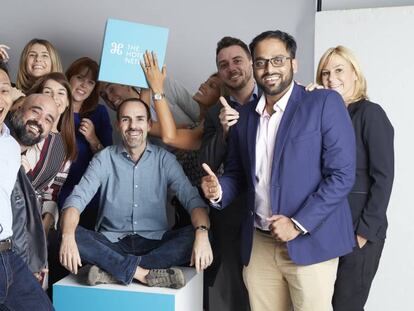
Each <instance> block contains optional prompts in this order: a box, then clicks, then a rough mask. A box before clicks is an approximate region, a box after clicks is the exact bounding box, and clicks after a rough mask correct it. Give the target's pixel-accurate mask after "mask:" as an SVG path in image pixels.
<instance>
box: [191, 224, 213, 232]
mask: <svg viewBox="0 0 414 311" xmlns="http://www.w3.org/2000/svg"><path fill="white" fill-rule="evenodd" d="M197 230H200V231H208V230H210V228H209V227H207V226H204V225H201V226H197V227H195V228H194V231H197Z"/></svg>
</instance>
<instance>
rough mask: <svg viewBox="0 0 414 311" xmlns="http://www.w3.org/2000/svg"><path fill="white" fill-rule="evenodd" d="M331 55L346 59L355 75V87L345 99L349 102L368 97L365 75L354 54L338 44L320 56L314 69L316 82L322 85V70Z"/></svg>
mask: <svg viewBox="0 0 414 311" xmlns="http://www.w3.org/2000/svg"><path fill="white" fill-rule="evenodd" d="M333 55H338V56H340V57H342V58H343V59H344V60H346V61H347V62H348V63H349V64H350V65H351V67H352V69H353V70H354V72H355V75H356V77H357V79H356V81H355V89H354V92H353V94H352V95H351V97H350V98H349V99H348V100H347V102H349V103H353V102H356V101H358V100H361V99H368V95H367V82H366V80H365V76H364V74H363V73H362V70H361V66H360V65H359V63H358V61H357V60H356V58H355V55H354V54H353V53H352V52H351V50H349V49H348V48H346V47H344V46H342V45H338V46H336V47H333V48H329V49H328V50H327V51H326V52H325V53H324V54H323V55H322V57H321V60H320V61H319V65H318V69H317V71H316V83H318V84H321V85H322V70H323V69H324V68H325V67H326V65H327V64H328V63H329V61H330V60H331V58H332V56H333Z"/></svg>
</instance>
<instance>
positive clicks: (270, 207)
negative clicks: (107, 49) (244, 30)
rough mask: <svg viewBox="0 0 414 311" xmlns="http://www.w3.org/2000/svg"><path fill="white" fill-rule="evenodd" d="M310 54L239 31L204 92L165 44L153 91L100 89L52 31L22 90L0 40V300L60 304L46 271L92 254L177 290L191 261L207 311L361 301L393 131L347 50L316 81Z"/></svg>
mask: <svg viewBox="0 0 414 311" xmlns="http://www.w3.org/2000/svg"><path fill="white" fill-rule="evenodd" d="M296 49H297V45H296V41H295V39H294V38H293V37H292V36H291V35H289V34H288V33H286V32H283V31H279V30H276V31H266V32H263V33H261V34H259V35H258V36H256V37H255V38H254V39H253V40H252V42H251V43H250V45H249V46H247V45H246V44H245V43H244V42H243V41H241V40H239V39H237V38H233V37H224V38H222V39H221V40H220V41H219V42H218V43H217V48H216V65H217V72H216V73H214V74H212V75H211V76H210V77H209V78H208V79H207V80H206V82H204V83H202V84H201V85H200V88H199V89H198V91H197V92H196V93H195V94H194V95H193V96H191V95H190V94H189V93H188V91H187V90H186V89H185V88H184V87H183V86H182V85H181V84H180V83H178V82H177V81H176V80H173V79H171V78H170V77H169V76H168V77H167V73H166V68H165V66H164V67H162V68H160V67H159V64H158V60H157V55H156V54H155V53H153V52H150V51H148V52H146V53H145V54H144V57H143V60H142V62H141V69H142V70H143V72H144V74H145V77H146V79H147V82H148V85H149V89H139V88H135V87H132V86H127V85H118V84H113V83H107V82H102V81H98V80H97V77H98V72H99V65H98V64H97V63H96V62H95V61H94V60H92V59H90V58H88V57H83V58H80V59H78V60H76V61H74V62H73V63H72V64H71V65H70V66H69V68H68V69H67V70H66V72H65V74H63V73H62V71H63V70H62V65H61V62H60V58H59V54H58V52H57V50H56V49H55V48H54V47H53V45H52V44H51V43H50V42H48V41H46V40H42V39H33V40H31V41H30V42H29V43H28V44H27V45H26V46H25V48H24V49H23V51H22V54H21V58H20V64H19V69H18V73H17V80H16V83H15V86H14V85H13V84H12V83H11V82H10V78H9V74H8V70H7V66H5V63H6V62H7V60H8V58H9V55H8V54H9V53H10V50H9V48H8V47H7V46H5V45H1V44H0V59H1V60H2V62H1V68H0V90H1V92H0V129H1V135H0V146H1V148H0V158H1V159H2V163H1V164H0V172H1V176H2V180H1V181H0V189H1V195H0V199H1V214H0V256H1V257H2V263H1V267H0V280H1V282H0V283H1V284H2V285H0V286H1V287H0V307H2V308H3V307H4V308H6V309H18V310H29V309H34V310H52V309H53V306H52V305H51V302H50V300H49V299H48V298H47V296H46V294H45V293H44V291H43V289H42V285H43V288H46V287H47V286H45V284H46V283H47V279H48V278H47V277H46V276H47V275H49V282H50V283H53V282H54V281H56V280H57V279H58V278H59V277H61V276H62V274H61V273H62V272H61V271H59V268H60V267H61V266H63V267H64V268H65V269H66V270H67V271H70V272H71V273H75V274H77V273H78V270H79V268H80V267H82V266H83V265H84V264H85V263H88V264H89V267H88V268H86V269H87V282H88V284H89V285H96V284H102V283H119V284H130V283H131V282H132V281H136V282H140V283H142V284H146V285H147V286H161V287H169V288H177V289H178V288H181V287H182V286H184V285H185V282H186V280H185V276H184V274H183V272H182V270H181V269H180V268H179V267H180V266H183V265H193V266H195V268H196V269H197V271H198V272H200V271H205V288H204V291H205V292H204V308H205V309H206V310H252V311H256V310H259V311H262V310H280V311H285V310H292V309H293V310H318V311H320V310H322V311H323V310H332V308H333V309H334V310H335V311H337V310H346V311H354V310H355V311H357V310H363V309H364V305H365V302H366V300H367V298H368V294H369V290H370V286H371V283H372V281H373V279H374V276H375V273H376V271H377V268H378V265H379V260H380V257H381V253H382V249H383V246H384V240H385V237H386V229H387V218H386V209H387V205H388V201H389V198H390V194H391V189H392V183H393V177H394V176H393V175H394V151H393V127H392V125H391V123H390V121H389V120H388V118H387V116H386V114H385V112H384V111H383V109H382V108H381V107H380V106H379V105H378V104H375V103H372V102H370V101H369V100H368V96H367V85H366V81H365V78H364V75H363V73H362V71H361V68H360V66H359V64H358V62H357V60H356V59H355V57H354V56H353V54H352V53H351V52H350V50H348V49H347V48H345V47H343V46H337V47H335V48H331V49H329V50H327V51H326V52H325V53H324V55H323V56H322V57H321V60H320V62H319V66H318V69H317V73H316V83H313V84H310V85H308V87H306V88H305V87H303V86H301V85H300V84H298V83H296V82H294V78H293V76H294V74H295V73H296V72H297V70H298V63H297V60H296ZM137 70H139V68H137ZM99 97H100V98H101V99H102V100H103V101H104V102H105V103H106V105H107V107H108V108H110V109H112V110H114V111H116V122H115V127H116V128H117V130H118V133H119V136H120V142H119V143H117V144H114V145H113V144H112V143H113V141H112V126H111V121H110V118H109V115H108V112H107V110H106V107H105V106H104V105H100V104H99V103H98V102H99ZM9 110H10V111H9ZM202 197H204V198H202ZM10 280H12V281H10Z"/></svg>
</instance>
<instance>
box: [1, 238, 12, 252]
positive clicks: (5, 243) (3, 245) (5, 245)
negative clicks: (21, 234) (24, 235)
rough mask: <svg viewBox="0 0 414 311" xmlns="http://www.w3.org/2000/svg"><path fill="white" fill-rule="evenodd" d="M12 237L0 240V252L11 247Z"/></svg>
mask: <svg viewBox="0 0 414 311" xmlns="http://www.w3.org/2000/svg"><path fill="white" fill-rule="evenodd" d="M12 244H13V243H12V239H11V238H8V239H5V240H2V241H0V252H5V251H9V250H11V249H12Z"/></svg>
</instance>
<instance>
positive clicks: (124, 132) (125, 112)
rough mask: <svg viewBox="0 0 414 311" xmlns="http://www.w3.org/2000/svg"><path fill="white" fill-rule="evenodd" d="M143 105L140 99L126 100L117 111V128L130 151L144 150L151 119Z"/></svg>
mask: <svg viewBox="0 0 414 311" xmlns="http://www.w3.org/2000/svg"><path fill="white" fill-rule="evenodd" d="M144 105H145V104H144V103H142V102H140V101H127V102H125V103H123V104H122V105H121V107H120V109H119V111H118V129H119V131H120V133H121V136H122V141H123V142H124V146H125V148H126V149H127V150H128V151H130V153H133V152H135V151H136V150H139V151H142V150H144V148H145V146H146V142H147V136H148V132H149V130H150V129H151V121H150V120H149V119H148V111H147V109H146V108H145V106H144ZM131 151H132V152H131Z"/></svg>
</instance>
